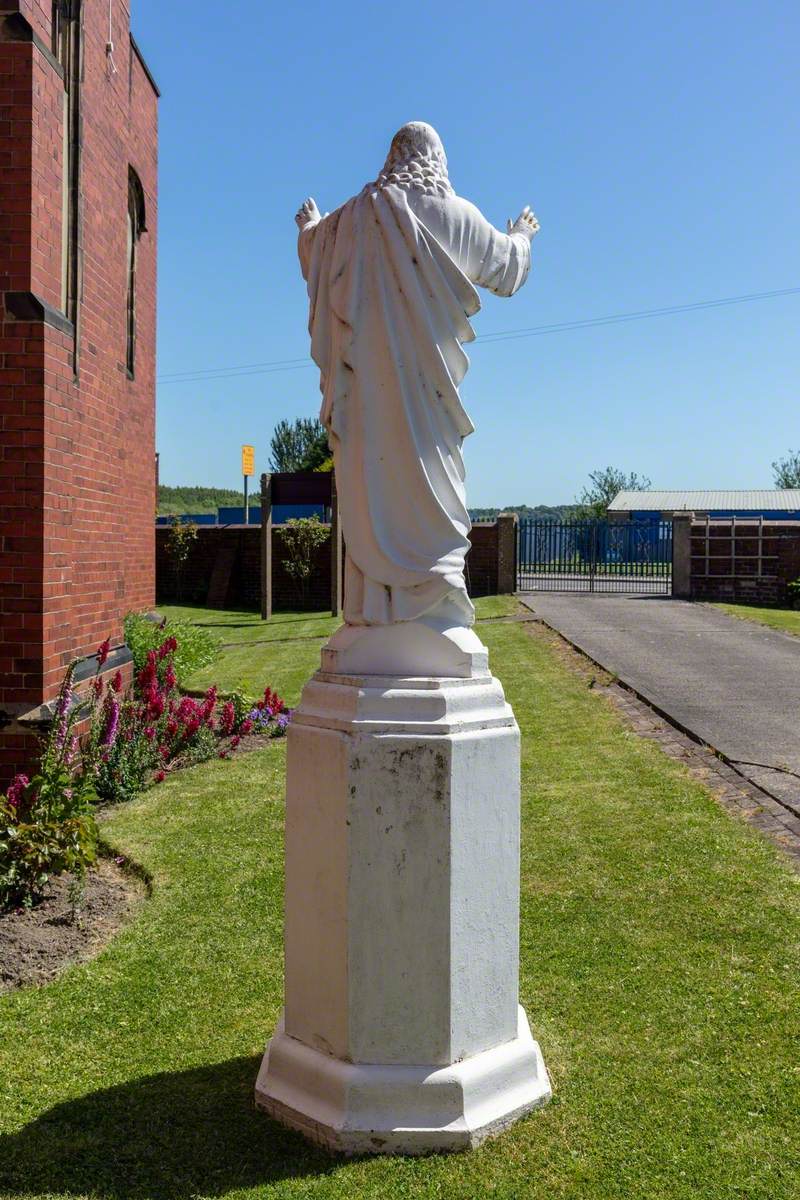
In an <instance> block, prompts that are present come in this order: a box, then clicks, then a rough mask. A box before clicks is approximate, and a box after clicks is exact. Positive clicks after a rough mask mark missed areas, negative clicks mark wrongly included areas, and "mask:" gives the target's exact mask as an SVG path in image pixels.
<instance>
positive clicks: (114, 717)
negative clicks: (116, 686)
mask: <svg viewBox="0 0 800 1200" xmlns="http://www.w3.org/2000/svg"><path fill="white" fill-rule="evenodd" d="M118 725H119V701H118V700H112V701H111V703H110V704H109V706H108V717H107V719H106V728H105V732H104V733H103V740H102V742H101V743H100V745H101V746H111V745H113V742H114V738H115V737H116V736H117V726H118Z"/></svg>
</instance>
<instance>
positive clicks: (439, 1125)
mask: <svg viewBox="0 0 800 1200" xmlns="http://www.w3.org/2000/svg"><path fill="white" fill-rule="evenodd" d="M549 1098H550V1084H549V1081H548V1078H547V1071H546V1070H545V1066H544V1062H543V1060H542V1054H541V1051H540V1050H539V1045H538V1043H537V1042H535V1041H534V1040H533V1038H532V1036H531V1032H530V1029H529V1028H528V1021H527V1018H526V1016H525V1013H524V1011H523V1009H522V1008H520V1009H519V1024H518V1030H517V1036H516V1038H514V1039H513V1041H510V1042H505V1043H504V1044H503V1045H501V1046H495V1047H494V1048H493V1049H491V1050H485V1051H483V1053H482V1054H475V1055H473V1056H472V1057H471V1058H467V1059H464V1060H463V1061H462V1062H459V1063H454V1064H453V1065H452V1066H448V1067H407V1066H373V1065H370V1064H360V1063H350V1062H343V1061H342V1060H341V1059H338V1058H331V1057H330V1055H327V1054H323V1053H322V1052H321V1051H319V1050H314V1049H313V1048H312V1047H310V1046H306V1045H304V1044H303V1043H302V1042H299V1041H297V1040H296V1039H295V1038H291V1037H289V1036H288V1034H286V1032H285V1031H284V1028H283V1020H281V1024H280V1026H279V1028H278V1032H277V1033H276V1034H275V1036H274V1037H273V1038H272V1040H271V1041H270V1043H269V1045H268V1046H267V1053H266V1054H265V1056H264V1060H263V1062H262V1065H261V1070H260V1072H259V1076H258V1082H257V1084H256V1104H257V1105H258V1107H259V1108H262V1109H263V1110H264V1111H265V1112H267V1113H269V1115H270V1116H271V1117H274V1118H275V1119H276V1120H278V1121H280V1122H281V1124H283V1125H288V1126H289V1127H290V1128H292V1129H296V1130H298V1131H299V1132H300V1133H302V1134H303V1135H304V1136H305V1137H307V1138H308V1139H309V1140H310V1141H313V1142H315V1143H317V1144H318V1145H320V1146H323V1147H324V1148H325V1149H326V1150H330V1151H334V1152H338V1153H341V1154H348V1155H352V1154H432V1153H442V1152H452V1151H459V1150H470V1149H472V1148H473V1147H474V1146H477V1145H478V1144H479V1143H480V1142H482V1141H483V1140H484V1139H485V1138H487V1137H492V1136H493V1135H495V1134H498V1133H501V1132H502V1131H503V1130H504V1129H506V1128H508V1126H509V1125H511V1124H513V1123H514V1121H516V1120H517V1119H518V1118H519V1117H522V1116H524V1115H525V1113H528V1112H530V1111H531V1109H533V1108H536V1107H537V1106H538V1105H540V1104H544V1103H546V1101H547V1100H548V1099H549Z"/></svg>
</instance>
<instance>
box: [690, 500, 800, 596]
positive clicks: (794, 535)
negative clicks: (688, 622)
mask: <svg viewBox="0 0 800 1200" xmlns="http://www.w3.org/2000/svg"><path fill="white" fill-rule="evenodd" d="M798 578H800V521H773V522H766V521H765V522H763V523H761V524H760V523H759V522H758V521H745V520H739V519H737V520H736V522H733V521H730V520H716V521H710V522H708V524H707V523H706V522H705V521H693V522H692V523H691V596H692V599H695V600H716V601H724V602H729V603H742V604H776V605H784V604H786V603H787V602H788V600H789V596H788V593H787V584H789V583H791V582H792V581H793V580H795V579H798Z"/></svg>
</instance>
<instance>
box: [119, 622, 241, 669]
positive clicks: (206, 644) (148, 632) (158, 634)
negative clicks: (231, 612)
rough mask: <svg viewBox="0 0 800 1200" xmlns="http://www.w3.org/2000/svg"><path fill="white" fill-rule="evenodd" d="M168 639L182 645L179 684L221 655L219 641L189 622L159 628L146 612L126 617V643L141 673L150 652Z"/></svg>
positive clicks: (177, 660)
mask: <svg viewBox="0 0 800 1200" xmlns="http://www.w3.org/2000/svg"><path fill="white" fill-rule="evenodd" d="M167 636H172V637H174V638H175V640H176V642H177V643H178V648H177V650H176V651H175V653H174V655H173V658H172V661H173V663H174V666H175V674H176V675H177V676H178V684H179V685H183V683H184V682H185V680H186V679H188V677H189V676H190V675H191V674H193V672H195V671H199V670H200V668H201V667H208V666H210V665H211V663H212V662H214V660H215V659H216V658H217V657H218V655H219V640H218V639H217V638H215V637H214V635H213V634H212V633H209V631H208V630H207V629H200V628H198V626H197V625H190V624H189V622H188V621H168V622H163V621H162V622H161V624H160V625H159V624H158V623H156V622H155V621H151V620H150V619H149V618H148V617H146V616H144V615H143V614H142V613H128V615H127V617H126V618H125V641H126V642H127V644H128V647H129V648H130V651H131V653H132V654H133V663H134V666H135V668H136V670H137V671H141V670H142V669H143V668H144V665H145V663H146V662H147V653H148V651H149V650H157V649H158V647H159V646H160V645H161V644H162V642H163V641H164V638H165V637H167Z"/></svg>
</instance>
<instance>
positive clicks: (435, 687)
mask: <svg viewBox="0 0 800 1200" xmlns="http://www.w3.org/2000/svg"><path fill="white" fill-rule="evenodd" d="M484 654H485V651H484ZM323 661H325V660H323ZM327 661H328V662H330V657H329V658H328V660H327ZM326 665H327V664H326ZM475 671H476V673H475V674H474V675H472V676H470V677H461V678H452V677H451V678H443V677H438V678H402V677H392V676H376V675H362V676H358V675H353V674H347V675H346V674H338V673H333V672H319V673H318V674H317V675H315V676H314V678H313V679H312V680H311V681H310V682H309V683H308V684H307V685H306V688H305V690H304V692H303V698H302V702H301V705H300V708H299V709H298V710H297V711H296V713H295V717H294V720H293V723H292V726H291V729H290V733H289V746H288V777H287V814H286V999H285V1011H284V1018H283V1022H282V1026H281V1028H280V1029H279V1031H278V1033H277V1034H276V1036H275V1038H274V1039H273V1040H272V1042H271V1043H270V1045H269V1047H268V1050H267V1054H266V1055H265V1058H264V1063H263V1065H262V1069H261V1072H260V1074H259V1079H258V1085H257V1089H256V1099H257V1102H258V1104H259V1105H260V1106H261V1107H263V1108H265V1109H266V1110H267V1111H268V1112H270V1113H272V1114H273V1115H274V1116H275V1117H277V1118H278V1119H280V1120H282V1121H284V1122H285V1123H287V1124H290V1125H292V1126H294V1127H296V1128H298V1129H300V1130H302V1131H303V1132H304V1133H306V1135H308V1136H310V1137H313V1138H314V1139H315V1140H316V1141H319V1142H321V1143H322V1144H324V1145H327V1146H329V1147H331V1148H333V1149H338V1150H343V1151H345V1152H349V1153H361V1152H365V1151H372V1152H389V1153H391V1152H394V1153H397V1152H403V1153H422V1152H426V1151H431V1150H453V1149H464V1148H467V1147H468V1146H470V1145H474V1144H475V1143H476V1142H477V1141H479V1140H480V1139H481V1138H482V1137H485V1136H486V1135H487V1134H489V1133H493V1132H496V1131H498V1130H499V1129H502V1128H504V1127H505V1125H507V1124H509V1123H510V1122H511V1121H512V1120H514V1119H516V1117H518V1116H519V1115H521V1114H522V1113H523V1112H526V1111H528V1110H529V1109H530V1108H532V1107H534V1106H535V1105H536V1104H539V1103H542V1102H543V1101H544V1100H546V1099H547V1098H548V1096H549V1095H550V1086H549V1081H548V1079H547V1073H546V1071H545V1068H544V1064H543V1062H542V1058H541V1054H540V1052H539V1048H538V1046H537V1044H536V1043H535V1042H534V1041H533V1039H532V1038H531V1035H530V1031H529V1030H528V1026H527V1021H526V1019H525V1016H524V1013H522V1011H521V1010H520V1009H519V1007H518V929H519V731H518V729H517V725H516V722H515V720H514V717H513V714H512V712H511V709H510V708H509V706H508V705H507V704H506V702H505V698H504V696H503V691H502V688H501V687H500V684H499V683H498V682H497V680H495V679H493V678H492V677H491V675H490V674H489V673H488V670H487V669H486V666H485V661H484V662H483V663H477V662H476V666H475Z"/></svg>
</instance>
